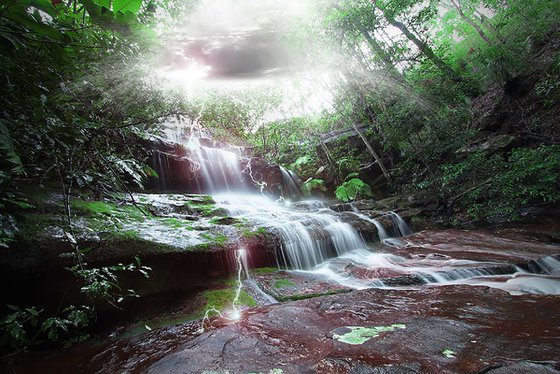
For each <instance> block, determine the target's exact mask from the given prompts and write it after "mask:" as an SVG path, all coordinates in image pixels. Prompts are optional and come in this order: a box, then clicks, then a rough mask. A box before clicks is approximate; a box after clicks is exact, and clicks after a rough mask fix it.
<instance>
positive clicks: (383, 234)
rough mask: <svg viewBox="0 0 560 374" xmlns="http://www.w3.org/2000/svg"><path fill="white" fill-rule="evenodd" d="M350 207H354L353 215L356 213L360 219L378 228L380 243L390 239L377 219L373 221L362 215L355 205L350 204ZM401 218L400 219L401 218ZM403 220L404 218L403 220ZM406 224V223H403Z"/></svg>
mask: <svg viewBox="0 0 560 374" xmlns="http://www.w3.org/2000/svg"><path fill="white" fill-rule="evenodd" d="M350 206H351V207H352V213H354V215H356V216H357V217H358V218H361V219H363V220H365V221H368V222H371V223H373V224H374V225H375V227H376V228H377V236H378V237H379V240H380V241H383V240H385V239H388V238H389V235H387V232H386V231H385V228H384V227H383V225H382V224H381V223H380V222H379V221H378V220H376V219H373V218H371V217H368V216H366V215H365V214H362V213H361V212H360V211H359V210H358V208H356V206H355V205H354V203H352V204H350ZM399 218H400V217H399ZM401 220H402V218H401ZM403 222H404V221H403Z"/></svg>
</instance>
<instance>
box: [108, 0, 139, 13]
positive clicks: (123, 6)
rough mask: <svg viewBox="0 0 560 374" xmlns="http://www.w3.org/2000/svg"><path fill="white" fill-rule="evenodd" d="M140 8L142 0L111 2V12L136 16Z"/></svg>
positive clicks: (117, 0)
mask: <svg viewBox="0 0 560 374" xmlns="http://www.w3.org/2000/svg"><path fill="white" fill-rule="evenodd" d="M141 6H142V0H115V1H113V12H114V13H117V12H118V13H123V14H124V13H126V12H131V13H134V14H138V11H139V10H140V7H141Z"/></svg>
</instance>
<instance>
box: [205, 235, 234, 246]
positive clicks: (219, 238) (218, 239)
mask: <svg viewBox="0 0 560 374" xmlns="http://www.w3.org/2000/svg"><path fill="white" fill-rule="evenodd" d="M200 236H201V237H202V238H204V239H206V240H208V241H209V242H210V243H208V244H209V245H210V246H219V247H221V246H223V245H225V244H226V243H227V242H228V237H227V236H226V235H224V234H220V233H211V234H206V233H203V234H200Z"/></svg>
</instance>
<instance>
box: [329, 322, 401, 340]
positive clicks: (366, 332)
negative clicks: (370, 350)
mask: <svg viewBox="0 0 560 374" xmlns="http://www.w3.org/2000/svg"><path fill="white" fill-rule="evenodd" d="M346 328H348V329H350V332H348V333H346V334H343V335H337V334H334V335H333V339H336V340H338V341H339V342H343V343H346V344H352V345H360V344H364V343H365V342H367V341H368V340H370V339H371V338H376V337H378V336H379V334H380V333H382V332H386V331H395V329H405V328H406V325H404V324H402V323H397V324H393V325H390V326H375V327H361V326H346Z"/></svg>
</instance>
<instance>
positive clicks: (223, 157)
mask: <svg viewBox="0 0 560 374" xmlns="http://www.w3.org/2000/svg"><path fill="white" fill-rule="evenodd" d="M186 147H187V148H188V149H189V151H190V152H189V157H190V161H191V165H192V166H191V167H193V170H191V172H194V173H198V174H199V175H200V182H199V183H200V184H201V186H200V190H201V191H206V192H210V193H214V194H216V193H224V192H225V193H227V194H221V195H215V196H214V200H215V201H216V202H217V204H218V205H219V206H220V207H222V208H225V209H226V210H227V211H228V212H229V215H230V216H232V217H236V218H243V219H244V220H248V221H250V222H252V224H254V225H258V226H262V227H265V228H266V229H267V230H268V231H272V232H275V233H276V234H277V235H278V237H279V239H280V241H281V248H280V250H279V251H278V252H277V263H278V266H279V267H286V268H288V269H291V270H293V271H297V272H299V273H301V274H307V275H310V276H318V277H322V278H326V279H328V280H329V281H331V282H336V283H338V284H341V285H344V286H346V287H350V288H358V289H359V288H368V287H395V286H403V285H406V286H412V285H420V284H433V283H437V284H450V283H451V284H453V283H457V282H459V283H462V284H485V285H491V286H495V285H494V284H493V283H492V281H489V280H484V279H490V278H492V277H494V276H498V275H500V276H502V275H507V276H508V277H510V278H508V280H507V281H505V282H501V283H500V285H499V286H500V287H502V288H505V289H507V287H516V288H515V290H514V291H512V292H517V291H516V290H517V289H521V290H527V289H533V290H536V291H533V292H540V291H539V290H552V291H551V292H553V293H555V292H556V290H557V288H556V287H557V283H558V282H556V283H554V281H551V280H550V279H542V278H539V279H537V280H535V279H534V277H533V278H531V282H532V283H531V284H532V285H530V286H527V282H525V280H523V279H525V278H523V277H521V278H518V276H519V275H523V276H525V275H526V274H529V273H527V272H526V271H524V270H522V269H520V268H518V267H515V266H513V265H505V266H504V264H503V263H502V264H500V263H492V262H484V261H482V262H481V261H471V262H469V261H464V260H453V259H429V260H417V259H416V260H412V259H410V258H407V257H403V256H396V255H391V254H388V253H382V252H381V251H380V249H382V248H383V247H380V246H376V245H372V244H371V243H370V244H366V242H365V241H364V239H363V238H362V236H361V235H360V233H359V232H358V231H357V230H356V228H355V227H354V226H353V225H352V224H350V223H348V222H347V219H346V218H344V215H343V214H341V213H337V212H334V211H333V210H331V209H328V208H327V207H325V204H324V203H323V202H321V201H297V202H293V203H292V202H290V200H291V198H293V197H294V196H296V195H299V193H300V191H299V188H298V184H297V179H296V177H295V176H294V175H293V173H292V172H290V171H288V170H286V169H284V168H282V167H280V171H281V174H282V187H281V190H279V192H280V193H281V196H280V198H279V199H278V200H276V201H274V200H273V199H270V198H267V197H266V196H265V195H264V194H263V189H264V187H265V182H264V181H263V180H262V176H261V175H255V173H254V171H253V169H252V165H251V162H248V163H246V165H245V166H243V167H242V166H241V161H240V160H241V154H240V152H239V151H238V150H236V149H217V148H213V147H209V146H206V145H204V144H201V141H200V140H199V139H198V138H195V137H191V138H190V139H189V140H188V141H187V142H186ZM159 162H160V163H161V160H160V161H159ZM250 187H252V190H253V191H254V190H255V187H257V189H258V190H259V191H260V192H261V193H260V194H258V193H254V194H250V190H251V188H250ZM232 192H234V193H236V194H232ZM350 206H351V208H352V209H351V213H352V214H353V216H355V218H356V219H358V220H363V221H367V222H369V223H371V224H373V225H374V226H375V228H376V229H377V237H378V238H379V240H380V241H381V243H383V244H385V245H386V246H389V247H395V248H396V249H397V250H403V249H404V250H406V247H407V246H409V245H410V243H407V241H406V239H405V238H404V237H406V236H409V235H411V234H412V230H411V229H410V228H409V227H408V225H407V224H406V222H405V221H404V220H403V219H402V217H400V216H399V215H398V214H397V213H396V212H392V211H389V212H379V213H378V214H379V217H378V218H379V220H376V219H374V218H371V217H369V216H368V215H366V214H363V213H362V212H360V211H359V210H358V209H357V208H356V206H354V205H353V204H350ZM381 222H385V223H386V224H387V225H390V226H387V227H384V226H383V224H382V223H381ZM384 249H385V250H386V249H387V247H384ZM237 253H238V257H237V263H238V269H243V273H244V274H246V277H245V278H246V279H245V280H244V281H243V282H242V281H241V278H240V276H239V275H240V274H241V273H238V278H239V279H238V288H237V295H238V294H239V292H240V290H241V288H240V287H241V286H242V283H244V284H245V285H246V286H247V287H248V288H249V289H252V290H253V291H254V294H257V295H258V296H259V298H260V299H261V300H264V302H266V303H273V302H276V300H274V299H273V298H271V297H270V296H269V295H267V294H266V293H264V292H263V291H262V289H261V288H260V287H259V286H258V284H257V283H256V282H255V281H254V280H253V279H252V278H251V277H250V274H249V271H248V269H247V263H246V257H245V256H246V251H244V250H243V251H241V250H240V251H238V252H237ZM558 263H559V262H558V261H557V260H556V259H555V258H553V257H550V258H542V259H539V260H537V261H536V262H535V263H534V264H533V267H535V268H536V269H535V271H531V273H530V274H531V276H533V275H534V274H535V273H539V272H540V273H543V274H556V273H558ZM348 269H357V271H359V272H361V273H362V275H361V276H356V275H355V274H352V273H351V272H350V273H348V271H349V270H348ZM380 272H381V273H380ZM383 272H384V273H386V274H391V276H384V277H383V276H381V277H380V275H379V274H382V273H383ZM369 273H371V274H373V275H372V276H371V277H370V276H369V275H367V274H369ZM378 273H379V274H378ZM364 274H365V276H364ZM522 278H523V279H522ZM535 284H536V286H535ZM543 292H544V291H543ZM559 292H560V291H559ZM232 308H233V314H232V315H231V316H230V317H228V318H230V319H235V318H236V317H237V316H238V314H239V308H238V306H237V305H236V304H235V302H234V304H233V306H232ZM214 312H216V311H214ZM220 315H221V314H220Z"/></svg>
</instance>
